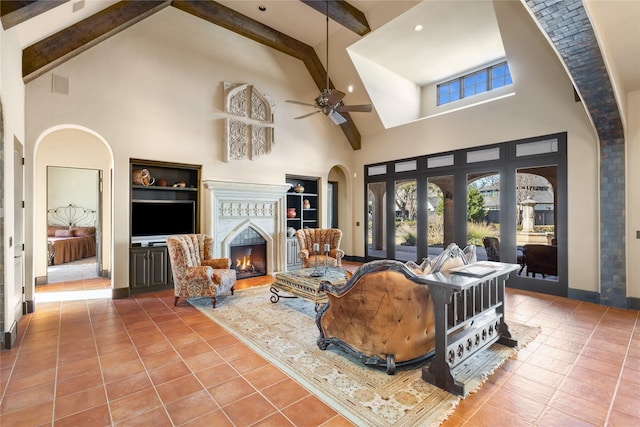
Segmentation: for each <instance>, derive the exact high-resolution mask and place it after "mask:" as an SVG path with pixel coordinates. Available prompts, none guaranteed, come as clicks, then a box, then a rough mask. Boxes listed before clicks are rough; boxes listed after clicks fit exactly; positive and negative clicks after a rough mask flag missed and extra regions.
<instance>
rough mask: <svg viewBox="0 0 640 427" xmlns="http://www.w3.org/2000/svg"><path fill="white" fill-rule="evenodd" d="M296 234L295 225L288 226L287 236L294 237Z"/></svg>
mask: <svg viewBox="0 0 640 427" xmlns="http://www.w3.org/2000/svg"><path fill="white" fill-rule="evenodd" d="M295 234H296V229H295V228H293V227H289V228H287V237H293V236H295Z"/></svg>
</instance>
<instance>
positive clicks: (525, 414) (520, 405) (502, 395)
mask: <svg viewBox="0 0 640 427" xmlns="http://www.w3.org/2000/svg"><path fill="white" fill-rule="evenodd" d="M487 402H488V403H489V404H491V405H493V406H495V407H498V408H503V409H504V410H506V411H507V412H510V413H513V414H516V415H517V416H518V417H519V418H521V419H522V420H524V421H526V422H529V423H532V424H534V423H535V421H536V420H537V419H538V417H539V416H540V415H541V414H542V413H543V412H544V409H545V407H546V405H545V404H543V403H540V402H537V401H535V400H533V399H529V398H527V397H526V396H522V395H520V394H517V393H514V392H512V391H510V390H506V389H501V390H497V391H496V392H495V393H494V394H493V395H492V396H491V397H490V398H489V400H488V401H487Z"/></svg>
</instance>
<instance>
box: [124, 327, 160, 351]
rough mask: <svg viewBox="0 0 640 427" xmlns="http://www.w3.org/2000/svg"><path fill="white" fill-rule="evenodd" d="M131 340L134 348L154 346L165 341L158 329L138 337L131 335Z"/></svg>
mask: <svg viewBox="0 0 640 427" xmlns="http://www.w3.org/2000/svg"><path fill="white" fill-rule="evenodd" d="M131 339H132V340H133V344H134V345H135V346H136V347H144V346H146V345H150V344H155V343H158V342H161V341H163V340H165V339H166V338H165V337H164V335H162V332H160V331H159V330H158V329H156V330H155V331H152V332H147V333H144V334H140V335H132V336H131Z"/></svg>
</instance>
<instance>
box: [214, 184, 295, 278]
mask: <svg viewBox="0 0 640 427" xmlns="http://www.w3.org/2000/svg"><path fill="white" fill-rule="evenodd" d="M203 183H204V186H205V188H206V189H208V190H209V194H210V196H211V197H209V198H208V200H207V202H208V203H207V204H206V218H207V222H208V223H207V224H206V227H207V229H209V230H210V231H209V234H210V235H211V236H212V237H213V250H214V256H216V257H227V258H231V262H232V265H233V268H236V266H237V265H238V259H240V264H243V262H244V260H245V258H244V257H245V256H249V257H251V258H254V257H255V258H256V260H253V259H252V260H251V262H252V263H254V262H255V263H257V264H259V265H258V266H256V265H254V266H253V267H254V268H256V267H259V268H261V269H262V270H263V272H261V273H260V274H257V273H253V274H252V275H256V276H257V275H263V274H271V273H274V272H277V271H284V270H286V269H287V263H286V255H287V254H286V193H287V191H288V190H289V188H290V187H291V186H290V185H288V184H280V185H278V184H252V183H242V182H231V181H216V180H204V181H203ZM262 241H264V242H263V243H262ZM240 247H242V248H240ZM239 256H241V258H238V257H239ZM234 258H235V259H234ZM261 258H262V259H261ZM249 269H251V267H249ZM236 271H238V270H236ZM238 276H239V277H251V276H249V275H247V276H242V275H241V274H238Z"/></svg>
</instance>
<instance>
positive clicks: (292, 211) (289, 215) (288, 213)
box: [287, 208, 298, 218]
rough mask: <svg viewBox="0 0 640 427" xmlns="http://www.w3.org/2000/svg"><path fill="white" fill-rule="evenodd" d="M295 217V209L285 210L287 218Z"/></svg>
mask: <svg viewBox="0 0 640 427" xmlns="http://www.w3.org/2000/svg"><path fill="white" fill-rule="evenodd" d="M296 215H298V214H297V213H296V208H287V218H295V217H296Z"/></svg>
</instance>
